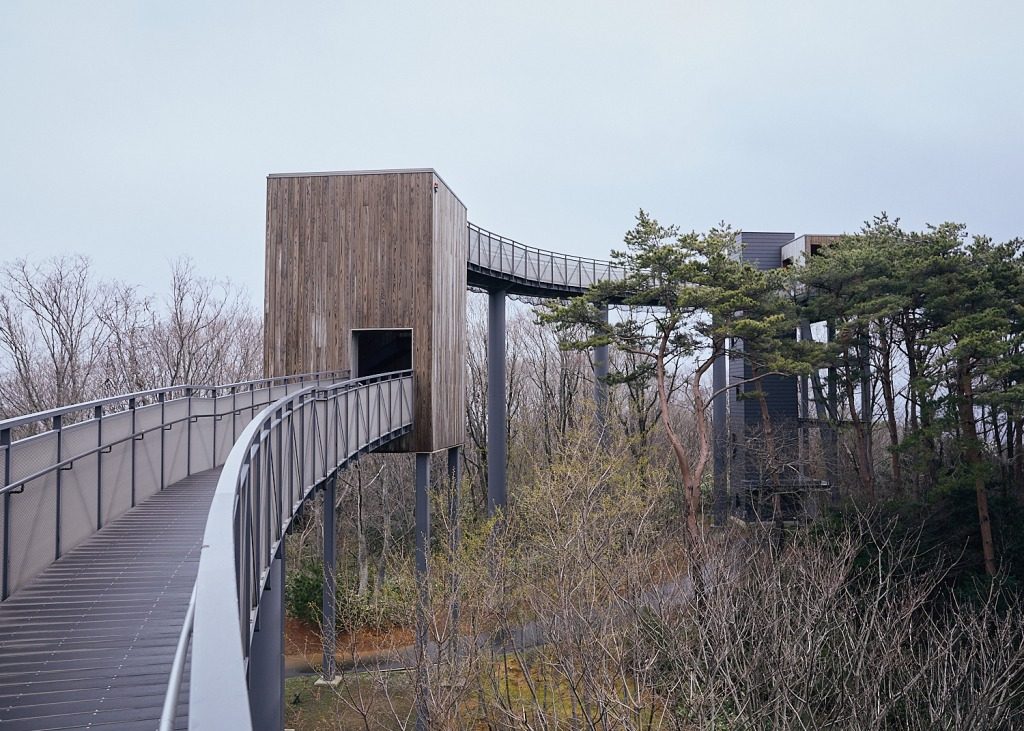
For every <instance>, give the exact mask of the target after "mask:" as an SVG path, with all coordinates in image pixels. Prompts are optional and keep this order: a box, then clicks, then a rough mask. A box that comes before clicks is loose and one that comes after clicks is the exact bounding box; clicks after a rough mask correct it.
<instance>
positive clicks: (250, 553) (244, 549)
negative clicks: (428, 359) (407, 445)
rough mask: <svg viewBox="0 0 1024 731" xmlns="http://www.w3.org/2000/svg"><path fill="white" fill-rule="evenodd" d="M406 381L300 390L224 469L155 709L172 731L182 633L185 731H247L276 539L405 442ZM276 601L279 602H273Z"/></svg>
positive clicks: (391, 377)
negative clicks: (319, 494) (363, 465)
mask: <svg viewBox="0 0 1024 731" xmlns="http://www.w3.org/2000/svg"><path fill="white" fill-rule="evenodd" d="M412 421H413V384H412V371H398V372H395V373H387V374H382V375H377V376H370V377H367V378H362V379H357V380H352V381H347V382H344V383H339V384H334V385H330V386H310V387H307V388H305V389H303V390H301V391H298V392H295V393H293V394H291V395H289V396H287V397H285V398H282V399H280V400H278V401H276V402H274V403H273V404H271V405H270V406H268V407H266V408H265V409H263V410H262V411H261V412H260V413H259V415H258V416H257V417H256V418H255V419H253V421H251V422H250V423H249V424H248V426H246V427H245V429H243V431H242V433H241V434H240V435H239V437H238V440H237V441H236V442H235V444H234V446H233V447H232V449H231V452H230V454H229V455H228V457H227V460H226V462H225V464H224V467H223V470H222V472H221V476H220V480H219V482H218V483H217V488H216V492H215V494H214V497H213V501H212V503H211V506H210V513H209V517H208V520H207V524H206V531H205V534H204V536H203V551H202V554H201V557H200V562H199V573H198V576H197V578H196V586H195V614H194V626H191V625H188V624H187V625H186V626H185V627H183V629H182V641H180V642H179V655H181V657H182V662H178V661H177V660H176V661H175V663H174V669H175V671H174V673H173V674H172V677H171V679H170V683H169V685H168V694H167V695H168V698H167V700H166V702H165V706H164V707H165V709H170V710H169V711H168V715H169V720H167V719H165V720H166V721H167V723H168V724H171V723H173V720H174V719H173V716H174V710H173V709H174V708H175V705H176V702H177V694H178V691H177V689H178V688H179V687H180V682H181V677H180V676H181V673H182V672H183V670H184V662H183V658H184V654H185V653H187V651H188V646H189V642H188V636H189V634H190V633H191V637H192V642H191V649H192V659H191V671H190V672H191V680H190V692H189V725H190V726H193V727H196V728H230V729H236V730H238V731H244V730H245V729H251V728H252V719H251V716H250V694H259V693H271V692H274V689H272V688H250V687H249V686H248V683H249V682H253V681H252V678H253V677H255V676H254V674H253V673H252V667H251V666H250V663H249V660H250V652H251V650H252V646H253V645H252V643H253V636H254V630H255V628H256V626H257V622H258V619H259V610H260V600H261V598H262V597H263V595H264V589H265V587H266V584H267V582H268V579H269V576H270V574H271V565H272V564H273V562H274V560H275V556H277V555H279V554H278V550H279V548H280V546H281V542H282V541H283V538H284V535H285V532H286V531H287V529H288V527H289V526H290V524H291V522H292V520H293V519H294V517H295V515H296V513H297V511H298V510H299V508H301V506H302V504H303V502H304V501H305V500H306V499H307V498H308V497H309V496H310V495H311V494H312V492H313V490H314V489H315V488H316V487H317V486H319V485H322V484H323V483H324V481H325V480H326V479H328V478H329V477H330V476H332V475H333V474H334V473H335V472H336V471H337V470H338V469H339V468H341V467H342V466H344V465H345V464H346V463H348V462H349V461H350V460H351V459H353V458H355V457H357V456H358V455H359V454H361V453H363V452H367V451H371V450H373V449H375V448H377V447H379V446H381V445H383V444H385V443H387V442H389V441H391V440H393V439H395V438H397V437H400V436H402V435H403V434H407V433H408V432H409V431H410V430H411V428H412ZM277 599H278V600H279V597H278V598H277Z"/></svg>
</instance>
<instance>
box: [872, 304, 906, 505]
mask: <svg viewBox="0 0 1024 731" xmlns="http://www.w3.org/2000/svg"><path fill="white" fill-rule="evenodd" d="M887 327H888V326H887V325H886V324H885V323H882V322H880V323H878V350H879V354H880V356H881V361H882V362H881V366H882V367H881V369H880V370H881V372H880V373H879V374H878V378H879V380H880V381H881V382H882V398H883V400H884V401H885V421H886V424H887V425H888V427H889V457H890V460H891V464H892V481H893V485H894V486H895V488H896V489H897V490H898V491H900V492H902V490H903V472H902V469H901V467H900V454H899V446H900V434H899V428H898V425H897V423H896V395H895V389H894V388H893V383H892V340H891V339H890V338H889V333H888V330H887Z"/></svg>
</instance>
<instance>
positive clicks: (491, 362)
mask: <svg viewBox="0 0 1024 731" xmlns="http://www.w3.org/2000/svg"><path fill="white" fill-rule="evenodd" d="M506 419H507V416H506V412H505V291H504V290H501V291H497V292H495V291H490V292H488V293H487V514H488V515H494V513H495V512H496V511H497V510H500V509H503V508H504V507H505V505H506V503H507V502H508V488H507V486H506V482H505V480H506V474H505V462H506V460H507V457H508V444H507V441H506V440H507V438H508V432H507V426H506Z"/></svg>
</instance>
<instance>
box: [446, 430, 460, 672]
mask: <svg viewBox="0 0 1024 731" xmlns="http://www.w3.org/2000/svg"><path fill="white" fill-rule="evenodd" d="M461 487H462V470H461V468H460V465H459V448H458V447H449V448H448V489H449V491H450V492H449V493H448V524H449V525H450V526H451V529H450V531H451V532H450V535H449V537H448V541H449V543H448V550H449V552H450V554H451V566H452V613H451V618H450V621H451V630H450V635H451V648H452V652H453V653H457V652H458V636H459V571H458V565H457V558H456V557H457V555H458V552H459V542H460V541H461V540H462V528H461V526H460V525H459V513H460V506H459V503H460V498H461V495H460V493H461Z"/></svg>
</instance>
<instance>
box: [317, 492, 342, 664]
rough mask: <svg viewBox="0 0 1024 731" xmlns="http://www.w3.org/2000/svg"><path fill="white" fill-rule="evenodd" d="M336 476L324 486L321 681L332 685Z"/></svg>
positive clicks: (335, 639)
mask: <svg viewBox="0 0 1024 731" xmlns="http://www.w3.org/2000/svg"><path fill="white" fill-rule="evenodd" d="M337 479H338V478H337V475H332V476H331V477H328V478H327V481H326V483H325V484H324V545H323V549H324V592H323V604H322V607H321V608H322V609H323V623H322V624H323V627H322V628H321V634H322V635H323V669H322V671H321V679H322V680H323V681H324V682H325V683H333V681H334V676H335V673H336V671H337V667H336V664H335V661H334V651H335V648H336V647H337V638H336V636H335V632H336V629H335V621H334V602H335V598H336V594H335V586H336V583H335V582H336V581H337V575H336V570H335V566H336V564H337V561H336V558H335V544H336V541H335V528H334V500H335V497H334V492H335V482H336V481H337Z"/></svg>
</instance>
